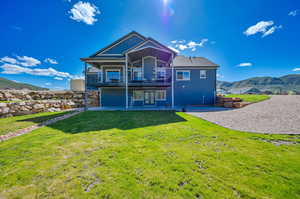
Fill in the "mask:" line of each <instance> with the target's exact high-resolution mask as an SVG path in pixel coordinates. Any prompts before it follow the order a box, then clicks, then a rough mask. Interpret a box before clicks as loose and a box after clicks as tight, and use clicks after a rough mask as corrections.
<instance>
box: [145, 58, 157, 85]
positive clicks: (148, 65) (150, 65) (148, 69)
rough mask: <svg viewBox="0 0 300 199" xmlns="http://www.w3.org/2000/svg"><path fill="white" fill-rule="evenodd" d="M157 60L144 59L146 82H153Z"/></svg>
mask: <svg viewBox="0 0 300 199" xmlns="http://www.w3.org/2000/svg"><path fill="white" fill-rule="evenodd" d="M155 64H156V63H155V59H154V58H153V57H147V58H145V59H144V77H145V79H146V80H152V78H154V77H153V71H154V69H155Z"/></svg>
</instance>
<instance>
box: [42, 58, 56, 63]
mask: <svg viewBox="0 0 300 199" xmlns="http://www.w3.org/2000/svg"><path fill="white" fill-rule="evenodd" d="M44 62H46V63H50V64H58V62H57V61H56V60H55V59H51V58H46V59H45V60H44Z"/></svg>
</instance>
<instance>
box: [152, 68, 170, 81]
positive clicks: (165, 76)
mask: <svg viewBox="0 0 300 199" xmlns="http://www.w3.org/2000/svg"><path fill="white" fill-rule="evenodd" d="M159 72H163V73H164V74H165V75H164V77H163V78H158V73H159ZM155 75H156V79H157V80H165V79H166V78H167V68H166V67H156V73H155Z"/></svg>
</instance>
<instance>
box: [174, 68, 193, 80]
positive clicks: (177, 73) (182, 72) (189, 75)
mask: <svg viewBox="0 0 300 199" xmlns="http://www.w3.org/2000/svg"><path fill="white" fill-rule="evenodd" d="M178 72H182V73H184V72H188V73H189V78H188V79H178ZM182 77H183V78H184V75H183V76H182ZM189 80H191V71H190V70H176V81H189Z"/></svg>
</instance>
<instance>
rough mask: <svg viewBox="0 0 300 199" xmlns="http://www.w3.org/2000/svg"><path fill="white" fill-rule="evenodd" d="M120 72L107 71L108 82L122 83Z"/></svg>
mask: <svg viewBox="0 0 300 199" xmlns="http://www.w3.org/2000/svg"><path fill="white" fill-rule="evenodd" d="M120 77H121V75H120V70H119V69H115V70H107V71H106V81H107V82H119V81H120Z"/></svg>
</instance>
